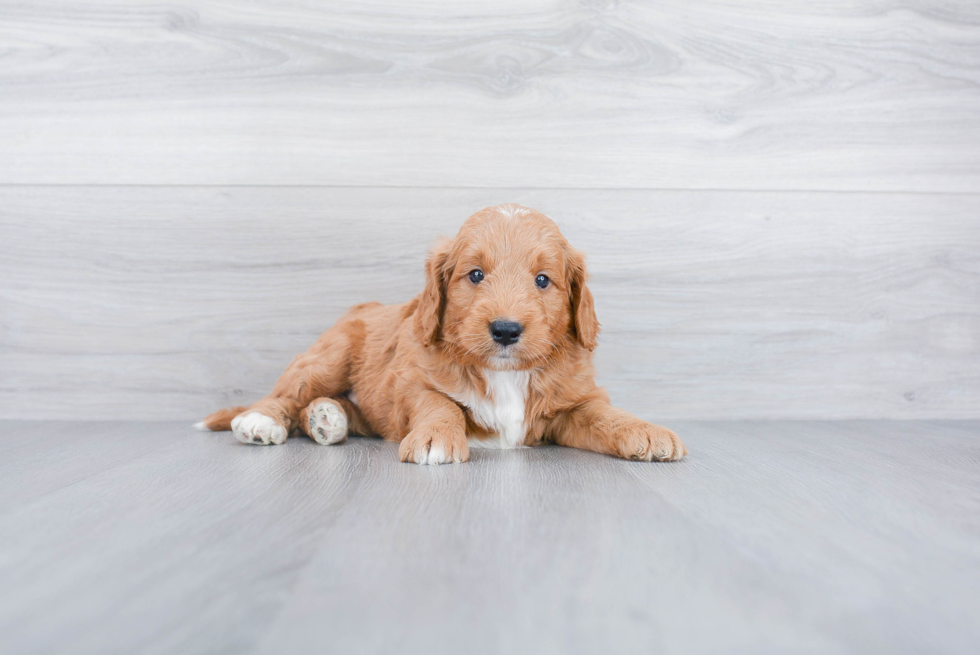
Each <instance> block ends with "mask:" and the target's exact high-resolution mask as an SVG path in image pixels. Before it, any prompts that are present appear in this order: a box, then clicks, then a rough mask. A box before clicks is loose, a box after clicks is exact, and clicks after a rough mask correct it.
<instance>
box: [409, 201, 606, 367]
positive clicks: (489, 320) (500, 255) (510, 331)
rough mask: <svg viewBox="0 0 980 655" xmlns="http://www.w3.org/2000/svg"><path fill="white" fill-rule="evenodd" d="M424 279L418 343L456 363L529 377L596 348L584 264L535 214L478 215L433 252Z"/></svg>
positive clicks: (499, 210)
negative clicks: (561, 358)
mask: <svg viewBox="0 0 980 655" xmlns="http://www.w3.org/2000/svg"><path fill="white" fill-rule="evenodd" d="M425 276H426V282H425V289H424V291H423V293H422V296H421V300H420V304H419V307H418V311H417V313H416V330H417V332H418V335H419V338H420V339H421V340H422V341H423V343H425V344H426V345H439V346H441V347H443V348H444V349H445V350H446V351H447V352H448V353H450V354H451V355H452V356H453V357H454V358H455V359H457V360H458V361H459V362H460V363H464V364H469V365H478V366H485V367H490V368H496V369H528V368H533V367H535V366H540V365H541V364H543V363H545V362H546V361H547V360H548V359H549V357H551V356H552V355H553V353H554V351H555V350H556V349H567V348H572V347H576V346H578V347H583V348H586V349H588V350H592V349H593V348H595V345H596V338H597V337H598V334H599V322H598V320H597V319H596V315H595V308H594V306H593V302H592V293H591V292H590V291H589V289H588V287H587V286H586V284H585V282H586V277H587V275H586V271H585V260H584V258H583V257H582V254H581V253H579V252H578V251H577V250H575V249H574V248H572V247H571V246H570V245H569V244H568V241H566V240H565V237H564V236H562V234H561V232H560V231H559V230H558V226H557V225H555V223H554V222H553V221H552V220H551V219H549V218H548V217H546V216H545V215H543V214H541V213H540V212H536V211H534V210H531V209H527V208H526V207H520V206H518V205H502V206H500V207H489V208H487V209H484V210H482V211H479V212H477V213H476V214H474V215H473V216H470V218H469V219H467V220H466V222H465V223H464V224H463V226H462V227H461V228H460V230H459V234H457V235H456V238H455V239H453V240H444V241H442V242H440V243H439V244H438V245H437V246H436V247H435V248H434V249H433V251H432V253H431V254H430V256H429V259H428V261H427V262H426V271H425Z"/></svg>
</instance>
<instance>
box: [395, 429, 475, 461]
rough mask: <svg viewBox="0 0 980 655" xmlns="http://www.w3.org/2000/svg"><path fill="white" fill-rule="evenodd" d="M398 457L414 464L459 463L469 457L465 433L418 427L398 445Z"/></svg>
mask: <svg viewBox="0 0 980 655" xmlns="http://www.w3.org/2000/svg"><path fill="white" fill-rule="evenodd" d="M398 458H399V459H400V460H401V461H403V462H415V463H416V464H449V463H454V464H459V463H461V462H465V461H466V460H468V459H469V458H470V447H469V445H467V443H466V435H465V434H455V433H451V432H448V431H440V430H434V429H431V428H430V429H426V428H418V429H415V430H412V431H411V432H409V433H408V436H406V437H405V438H404V439H402V442H401V444H399V446H398Z"/></svg>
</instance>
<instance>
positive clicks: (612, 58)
mask: <svg viewBox="0 0 980 655" xmlns="http://www.w3.org/2000/svg"><path fill="white" fill-rule="evenodd" d="M978 82H980V4H978V3H976V2H971V1H962V2H953V3H950V2H935V1H928V0H919V1H914V2H905V1H901V2H899V1H897V0H896V1H894V2H893V1H878V0H863V1H858V2H835V3H813V2H805V1H798V2H757V1H755V0H738V1H733V0H727V1H716V2H700V3H690V2H683V1H675V2H608V3H606V2H582V3H578V2H557V1H551V2H537V3H534V2H525V1H524V0H519V1H518V0H508V1H505V2H493V3H488V2H400V1H397V0H368V1H365V2H358V3H356V4H351V3H347V2H344V3H340V2H337V3H325V2H320V1H319V0H317V1H315V2H314V1H312V0H306V1H297V2H290V3H288V4H283V3H278V2H272V1H271V0H260V1H252V2H200V1H194V2H184V3H167V2H164V3H160V2H156V1H153V2H150V1H147V0H134V1H132V2H125V3H119V2H115V1H113V2H99V1H92V2H85V3H77V2H64V1H60V2H59V1H55V2H48V1H42V0H39V1H37V2H30V3H12V2H4V3H0V153H2V155H0V183H44V184H57V183H79V184H81V183H91V184H119V183H138V184H202V183H204V184H330V185H337V184H342V185H368V186H371V185H399V186H404V185H429V186H439V187H443V186H460V185H463V186H479V187H563V188H564V187H603V188H606V187H614V188H737V189H824V190H843V189H849V190H898V191H911V190H916V191H957V192H977V191H978V190H980V147H978V144H980V84H978Z"/></svg>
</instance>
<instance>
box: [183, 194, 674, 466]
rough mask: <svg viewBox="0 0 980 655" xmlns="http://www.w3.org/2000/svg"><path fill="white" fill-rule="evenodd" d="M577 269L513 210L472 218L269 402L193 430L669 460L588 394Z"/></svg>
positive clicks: (288, 375) (434, 456) (446, 449)
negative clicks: (403, 292)
mask: <svg viewBox="0 0 980 655" xmlns="http://www.w3.org/2000/svg"><path fill="white" fill-rule="evenodd" d="M585 282H586V272H585V261H584V259H583V257H582V254H581V253H579V252H578V251H577V250H575V249H573V248H572V247H571V246H570V245H569V244H568V242H567V241H566V240H565V237H564V236H562V234H561V232H559V230H558V226H556V225H555V223H554V222H553V221H552V220H551V219H549V218H547V217H546V216H544V215H543V214H541V213H539V212H536V211H534V210H531V209H527V208H525V207H520V206H518V205H502V206H500V207H490V208H487V209H484V210H482V211H479V212H477V213H476V214H473V216H471V217H470V218H469V219H467V221H466V222H465V223H464V224H463V226H462V227H461V228H460V230H459V234H457V235H456V238H455V239H452V240H444V241H442V242H440V243H439V244H438V245H436V247H435V248H434V249H433V251H432V253H431V254H430V255H429V258H428V260H427V261H426V267H425V288H424V289H423V290H422V293H420V294H419V295H418V296H416V297H415V298H414V299H412V300H410V301H409V302H407V303H403V304H400V305H391V306H384V305H381V304H379V303H366V304H363V305H357V306H355V307H353V308H351V310H350V311H348V312H347V313H346V314H345V315H344V316H343V317H341V319H340V320H339V321H338V322H337V324H336V325H334V326H333V327H332V328H330V329H329V330H327V331H326V332H324V333H323V335H322V336H321V337H320V338H319V340H318V341H317V342H316V343H315V344H314V345H313V347H312V348H310V350H309V351H307V352H306V353H304V354H302V355H300V356H298V357H297V358H296V359H295V360H293V363H292V364H290V365H289V367H288V368H287V369H286V372H285V373H283V374H282V377H280V378H279V381H278V382H277V383H276V386H275V388H274V389H273V390H272V393H271V394H270V395H269V396H268V397H266V398H264V399H263V400H260V401H259V402H257V403H255V404H254V405H252V406H251V407H247V408H246V407H234V408H230V409H224V410H221V411H218V412H215V413H214V414H212V415H210V416H208V417H207V418H206V419H205V420H204V421H203V422H202V423H200V424H199V426H200V427H202V428H206V429H210V430H228V429H229V428H230V429H231V430H233V431H234V432H235V436H236V437H238V439H239V440H241V441H244V442H246V443H254V444H281V443H283V442H284V441H286V437H287V436H288V435H289V434H290V432H292V431H293V430H294V429H299V430H302V431H303V432H304V433H306V434H307V435H309V436H310V437H312V438H313V439H314V440H316V441H317V443H321V444H335V443H338V442H341V441H343V440H344V439H346V438H347V435H348V433H349V432H354V433H356V434H365V435H371V434H377V435H381V436H382V437H384V438H385V439H389V440H391V441H397V442H400V446H399V448H398V454H399V457H400V458H401V460H402V461H403V462H415V463H418V464H444V463H449V462H465V461H466V460H467V459H468V458H469V449H470V446H473V447H479V446H484V447H498V448H499V447H504V448H513V447H516V446H533V445H535V444H537V443H540V442H541V441H543V440H550V441H553V442H555V443H557V444H560V445H562V446H569V447H572V448H584V449H586V450H593V451H596V452H599V453H606V454H608V455H615V456H616V457H624V458H627V459H638V460H647V461H649V460H676V459H680V458H681V457H683V456H684V455H686V454H687V450H686V449H685V448H684V444H683V443H681V440H680V439H678V438H677V435H675V434H674V433H673V432H671V431H670V430H668V429H666V428H662V427H659V426H657V425H653V424H651V423H647V422H646V421H643V420H641V419H639V418H637V417H635V416H633V415H632V414H630V413H628V412H625V411H623V410H621V409H618V408H616V407H613V406H612V405H610V404H609V397H608V396H607V395H606V393H605V391H604V390H603V389H601V388H599V387H597V386H596V385H595V381H594V380H593V377H594V369H593V366H592V350H593V349H594V348H595V346H596V337H597V336H598V334H599V322H598V320H597V319H596V315H595V309H594V307H593V301H592V293H591V292H590V291H589V288H588V287H587V286H586V284H585Z"/></svg>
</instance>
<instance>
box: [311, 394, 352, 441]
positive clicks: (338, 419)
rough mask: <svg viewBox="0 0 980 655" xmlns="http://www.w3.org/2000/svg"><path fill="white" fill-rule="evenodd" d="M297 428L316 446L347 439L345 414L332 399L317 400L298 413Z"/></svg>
mask: <svg viewBox="0 0 980 655" xmlns="http://www.w3.org/2000/svg"><path fill="white" fill-rule="evenodd" d="M299 417H300V421H299V428H300V430H302V431H303V432H304V433H306V435H307V436H308V437H309V438H310V439H313V441H315V442H317V443H318V444H323V445H324V446H328V445H330V444H335V443H340V442H341V441H345V440H346V439H347V433H348V430H349V427H348V421H347V412H345V411H344V408H343V407H341V406H340V403H338V402H337V401H336V400H334V399H333V398H317V399H316V400H314V401H313V402H311V403H310V404H309V405H307V406H306V407H304V408H303V410H302V411H301V412H300V415H299Z"/></svg>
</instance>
